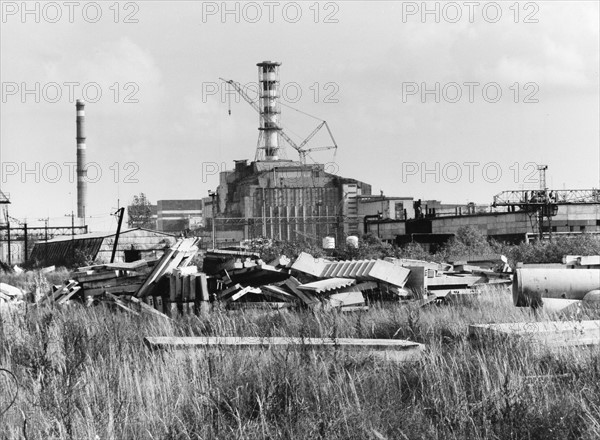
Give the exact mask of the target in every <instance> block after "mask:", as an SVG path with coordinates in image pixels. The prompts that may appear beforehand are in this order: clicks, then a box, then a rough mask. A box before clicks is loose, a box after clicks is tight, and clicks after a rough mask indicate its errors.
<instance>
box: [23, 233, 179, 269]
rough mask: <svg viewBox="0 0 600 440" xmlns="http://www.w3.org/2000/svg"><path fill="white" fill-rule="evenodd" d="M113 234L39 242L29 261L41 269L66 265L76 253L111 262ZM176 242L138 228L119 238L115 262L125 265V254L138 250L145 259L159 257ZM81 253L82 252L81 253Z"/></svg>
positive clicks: (78, 236) (165, 236) (170, 236)
mask: <svg viewBox="0 0 600 440" xmlns="http://www.w3.org/2000/svg"><path fill="white" fill-rule="evenodd" d="M114 236H115V233H114V232H95V233H90V234H81V235H75V236H74V237H71V236H67V237H57V238H54V239H52V240H48V242H47V243H46V242H38V243H36V244H35V245H34V247H33V250H32V251H31V255H30V256H29V260H31V261H36V262H37V263H38V264H40V265H42V266H50V265H53V264H54V265H64V264H67V263H68V262H69V261H70V260H72V258H73V255H75V254H76V253H79V252H81V253H83V254H84V255H87V256H89V257H90V258H91V259H94V260H96V259H101V260H103V261H106V262H108V261H110V257H111V254H112V248H113V244H114ZM175 241H176V238H175V237H174V236H173V235H171V234H166V233H163V232H158V231H152V230H149V229H143V228H135V229H129V230H126V231H122V232H121V233H120V234H119V242H118V244H117V253H116V256H115V262H122V261H124V251H125V250H130V249H132V248H133V249H135V250H138V251H140V254H141V257H142V258H152V257H159V256H161V255H162V252H163V251H164V249H165V248H167V247H170V246H171V245H172V244H173V243H175ZM78 251H79V252H78Z"/></svg>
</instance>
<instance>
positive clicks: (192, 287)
mask: <svg viewBox="0 0 600 440" xmlns="http://www.w3.org/2000/svg"><path fill="white" fill-rule="evenodd" d="M197 277H198V275H196V274H195V273H192V274H190V275H188V287H187V290H188V298H189V299H190V301H192V302H193V301H196V278H197Z"/></svg>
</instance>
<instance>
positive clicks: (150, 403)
mask: <svg viewBox="0 0 600 440" xmlns="http://www.w3.org/2000/svg"><path fill="white" fill-rule="evenodd" d="M596 315H597V312H596V311H592V312H589V314H588V315H586V316H585V317H588V318H597V316H596ZM549 318H550V319H569V318H568V317H565V316H545V315H543V314H539V315H532V314H531V313H530V312H529V311H528V310H527V309H517V308H515V307H513V306H512V303H511V298H510V293H509V292H508V291H506V290H504V291H503V290H492V289H489V290H488V291H487V292H486V293H484V294H482V295H481V296H479V297H475V298H472V299H469V300H465V301H462V302H461V303H458V304H450V305H445V306H432V307H430V308H423V309H418V308H414V307H409V306H405V305H386V306H374V307H372V308H371V310H370V311H369V312H366V313H356V314H338V313H314V314H313V313H310V312H275V313H264V312H262V313H261V312H252V313H244V312H234V313H231V312H215V313H212V314H210V315H208V316H206V317H203V318H197V317H184V318H182V319H180V320H178V321H166V320H161V319H156V318H148V317H131V316H129V315H126V314H124V313H120V312H118V311H113V310H109V309H105V308H103V307H96V308H92V309H86V308H83V307H80V306H77V305H74V306H71V307H67V308H55V309H52V308H45V309H43V308H31V307H29V308H23V309H9V310H7V309H5V310H4V311H2V312H0V367H3V368H6V369H8V370H10V371H12V372H13V373H14V374H15V375H16V378H17V380H18V396H17V398H16V402H15V404H14V405H13V406H12V407H10V409H9V410H8V411H7V412H6V413H5V414H4V415H3V416H1V417H0V438H3V439H4V438H8V439H21V438H28V439H48V438H61V439H62V438H67V439H68V438H73V439H95V438H101V439H159V438H160V439H217V438H218V439H227V438H232V439H233V438H236V439H237V438H248V439H255V438H262V439H274V438H281V439H284V438H286V439H287V438H290V439H291V438H293V439H315V438H327V439H382V438H386V439H413V438H415V439H416V438H419V439H420V438H424V439H506V438H509V439H510V438H514V439H520V438H531V439H548V438H560V439H575V438H587V439H596V438H600V414H599V408H600V389H599V388H600V357H599V353H598V350H597V349H568V350H563V351H559V352H556V351H552V352H550V351H548V349H545V348H543V347H540V346H535V345H531V344H529V343H527V342H525V341H518V340H512V339H506V340H496V339H494V340H491V339H490V340H483V341H481V340H478V341H474V340H471V339H470V338H469V336H468V332H467V326H468V324H470V323H489V322H516V321H521V322H525V321H538V320H544V319H549ZM169 335H220V336H233V335H244V336H304V337H307V336H313V337H323V338H339V337H360V338H406V339H411V340H416V341H419V342H422V343H425V344H426V345H427V349H426V352H425V355H424V356H423V359H422V360H421V361H419V362H414V363H402V364H398V363H392V362H385V361H382V360H378V359H377V358H373V357H371V356H369V355H366V354H365V355H359V354H356V353H353V354H348V353H344V352H337V351H336V350H332V351H330V352H319V353H316V352H313V351H311V350H309V349H306V350H300V351H288V350H285V349H269V350H267V349H253V350H240V351H236V350H220V351H219V350H212V351H209V352H204V351H201V350H198V351H164V352H151V351H149V350H148V349H146V348H145V347H144V345H143V343H142V340H143V337H144V336H169ZM13 394H14V386H13V385H11V381H10V379H9V378H8V376H7V375H6V374H5V375H2V373H0V414H2V413H3V411H4V410H5V407H6V404H7V401H8V400H9V397H10V396H12V395H13ZM3 406H4V408H3Z"/></svg>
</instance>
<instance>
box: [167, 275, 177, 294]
mask: <svg viewBox="0 0 600 440" xmlns="http://www.w3.org/2000/svg"><path fill="white" fill-rule="evenodd" d="M176 291H177V275H175V274H173V273H172V274H171V275H169V300H171V301H175V296H176V295H175V292H176Z"/></svg>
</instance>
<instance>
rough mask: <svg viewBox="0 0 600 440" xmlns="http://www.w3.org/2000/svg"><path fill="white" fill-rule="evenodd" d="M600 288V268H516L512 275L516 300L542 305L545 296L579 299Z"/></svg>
mask: <svg viewBox="0 0 600 440" xmlns="http://www.w3.org/2000/svg"><path fill="white" fill-rule="evenodd" d="M599 288H600V270H597V269H545V268H533V269H526V268H521V269H517V270H516V272H515V274H514V276H513V285H512V291H513V303H514V305H515V306H517V307H529V306H531V307H539V306H541V305H542V304H543V298H563V299H578V300H582V299H583V297H584V296H585V295H586V294H587V293H588V292H590V291H592V290H596V289H599Z"/></svg>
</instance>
